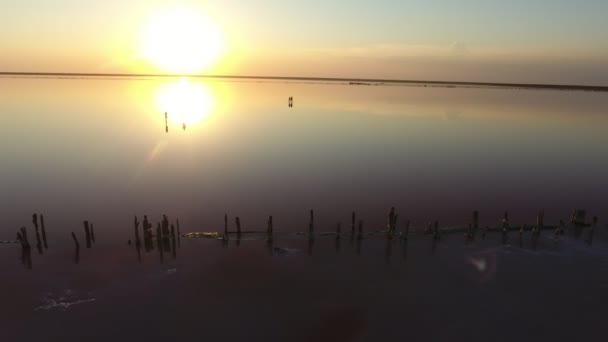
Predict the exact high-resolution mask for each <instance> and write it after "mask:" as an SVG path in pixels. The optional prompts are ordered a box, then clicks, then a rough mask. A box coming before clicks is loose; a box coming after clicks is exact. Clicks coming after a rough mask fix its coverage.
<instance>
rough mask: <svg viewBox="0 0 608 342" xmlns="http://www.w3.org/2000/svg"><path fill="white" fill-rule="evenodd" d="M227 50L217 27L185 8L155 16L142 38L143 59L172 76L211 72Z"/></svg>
mask: <svg viewBox="0 0 608 342" xmlns="http://www.w3.org/2000/svg"><path fill="white" fill-rule="evenodd" d="M223 50H224V42H223V40H222V37H221V34H220V32H219V30H218V29H217V27H216V26H215V25H214V24H213V23H212V22H211V21H210V20H209V19H208V18H206V17H204V16H203V15H201V14H199V13H197V12H195V11H191V10H185V9H178V10H165V11H162V12H159V13H157V14H156V15H153V16H152V17H150V19H149V20H148V22H147V23H146V24H145V26H144V28H143V30H142V33H141V38H140V57H142V58H144V59H145V60H147V61H149V62H151V63H152V64H154V65H155V66H156V67H157V68H159V69H161V70H162V71H165V72H171V73H184V74H185V73H196V72H200V71H203V70H205V69H208V68H210V67H211V66H212V65H213V64H214V63H216V62H217V61H218V60H219V59H220V57H221V55H222V54H223Z"/></svg>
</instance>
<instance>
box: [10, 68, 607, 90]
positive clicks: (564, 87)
mask: <svg viewBox="0 0 608 342" xmlns="http://www.w3.org/2000/svg"><path fill="white" fill-rule="evenodd" d="M0 76H14V77H20V76H21V77H58V78H59V77H82V78H86V77H90V78H95V77H117V78H118V77H124V78H135V77H145V78H178V77H189V78H203V79H236V80H239V79H241V80H272V81H305V82H310V81H312V82H352V83H353V84H356V85H363V84H404V85H408V84H409V85H435V86H454V87H500V88H525V89H552V90H576V91H599V92H608V86H585V85H568V84H535V83H499V82H461V81H423V80H399V79H379V78H378V79H377V78H341V77H298V76H251V75H188V74H124V73H122V74H121V73H119V74H113V73H78V72H16V71H0Z"/></svg>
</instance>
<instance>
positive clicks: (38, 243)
mask: <svg viewBox="0 0 608 342" xmlns="http://www.w3.org/2000/svg"><path fill="white" fill-rule="evenodd" d="M32 222H33V223H34V231H35V232H36V249H37V250H38V254H42V240H41V239H40V230H39V229H38V215H36V214H35V213H34V214H33V215H32Z"/></svg>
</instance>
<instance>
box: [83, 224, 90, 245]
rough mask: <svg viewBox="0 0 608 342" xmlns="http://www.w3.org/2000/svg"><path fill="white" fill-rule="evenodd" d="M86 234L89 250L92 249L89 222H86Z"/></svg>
mask: <svg viewBox="0 0 608 342" xmlns="http://www.w3.org/2000/svg"><path fill="white" fill-rule="evenodd" d="M83 224H84V234H85V238H86V242H87V248H91V231H90V230H89V221H84V222H83Z"/></svg>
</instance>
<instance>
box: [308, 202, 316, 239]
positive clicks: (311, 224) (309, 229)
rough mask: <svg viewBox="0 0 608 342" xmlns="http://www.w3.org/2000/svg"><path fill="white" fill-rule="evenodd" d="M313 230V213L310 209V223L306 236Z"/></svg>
mask: <svg viewBox="0 0 608 342" xmlns="http://www.w3.org/2000/svg"><path fill="white" fill-rule="evenodd" d="M314 230H315V212H314V211H313V210H312V209H311V210H310V222H309V223H308V235H311V236H312V234H313V232H314Z"/></svg>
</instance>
